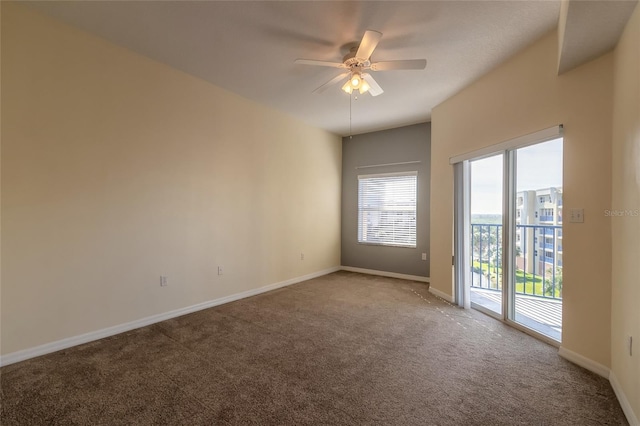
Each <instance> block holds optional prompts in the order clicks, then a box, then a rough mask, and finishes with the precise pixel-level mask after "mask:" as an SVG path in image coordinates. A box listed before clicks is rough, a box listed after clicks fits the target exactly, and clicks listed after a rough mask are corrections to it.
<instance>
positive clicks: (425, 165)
mask: <svg viewBox="0 0 640 426" xmlns="http://www.w3.org/2000/svg"><path fill="white" fill-rule="evenodd" d="M406 161H420V163H417V164H405V165H395V166H377V167H367V168H363V169H357V168H356V167H360V166H371V165H379V164H388V163H402V162H406ZM404 171H418V202H417V214H418V216H417V238H416V248H406V247H388V246H378V245H370V244H359V243H358V175H368V174H376V173H393V172H404ZM430 176H431V123H422V124H415V125H412V126H406V127H399V128H397V129H390V130H382V131H379V132H372V133H365V134H362V135H356V136H353V137H352V138H349V137H345V138H343V139H342V244H341V245H342V266H351V267H355V268H364V269H375V270H378V271H385V272H395V273H399V274H408V275H417V276H421V277H428V276H429V220H430V218H429V210H430V206H429V196H430V195H429V190H430V186H431V183H430V179H431V178H430ZM422 253H426V254H427V260H422Z"/></svg>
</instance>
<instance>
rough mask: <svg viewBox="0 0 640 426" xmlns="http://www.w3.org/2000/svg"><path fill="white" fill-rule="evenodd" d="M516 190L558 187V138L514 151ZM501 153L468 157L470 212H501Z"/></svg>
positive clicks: (560, 152)
mask: <svg viewBox="0 0 640 426" xmlns="http://www.w3.org/2000/svg"><path fill="white" fill-rule="evenodd" d="M516 158H517V161H516V187H517V191H518V192H519V191H525V190H532V189H542V188H549V187H552V186H553V187H562V139H554V140H552V141H549V142H544V143H541V144H537V145H531V146H528V147H525V148H520V149H518V150H517V151H516ZM502 161H503V160H502V155H497V156H493V157H487V158H483V159H481V160H476V161H471V214H500V213H502V167H503V166H502Z"/></svg>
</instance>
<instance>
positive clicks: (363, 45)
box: [356, 30, 382, 61]
mask: <svg viewBox="0 0 640 426" xmlns="http://www.w3.org/2000/svg"><path fill="white" fill-rule="evenodd" d="M381 37H382V33H381V32H378V31H373V30H367V31H366V32H365V33H364V37H362V41H361V42H360V46H359V47H358V51H357V52H356V58H358V59H360V60H362V61H366V60H367V59H369V58H370V57H371V54H372V53H373V50H374V49H375V48H376V46H377V45H378V42H379V41H380V38H381Z"/></svg>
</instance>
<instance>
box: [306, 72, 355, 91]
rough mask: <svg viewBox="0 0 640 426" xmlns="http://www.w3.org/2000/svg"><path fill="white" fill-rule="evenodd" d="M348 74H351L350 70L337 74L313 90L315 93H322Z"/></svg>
mask: <svg viewBox="0 0 640 426" xmlns="http://www.w3.org/2000/svg"><path fill="white" fill-rule="evenodd" d="M348 76H349V73H348V72H345V73H342V74H340V75H337V76H335V77H334V78H332V79H331V80H329V81H327V82H326V83H325V84H323V85H322V86H320V87H318V88H317V89H316V90H314V91H313V93H322V92H324V91H325V90H327V89H328V88H329V87H330V86H332V85H334V84H336V83H337V82H339V81H340V80H343V79H345V78H347V77H348Z"/></svg>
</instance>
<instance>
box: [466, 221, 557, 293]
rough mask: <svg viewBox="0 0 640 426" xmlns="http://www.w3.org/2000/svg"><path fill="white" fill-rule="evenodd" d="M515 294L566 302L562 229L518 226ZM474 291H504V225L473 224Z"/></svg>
mask: <svg viewBox="0 0 640 426" xmlns="http://www.w3.org/2000/svg"><path fill="white" fill-rule="evenodd" d="M515 239H516V241H515V248H516V256H515V260H516V265H515V287H516V289H515V292H516V294H525V295H529V296H536V297H543V298H546V299H556V300H561V299H562V226H561V225H516V236H515ZM471 247H472V250H471V251H472V258H471V287H472V288H483V289H489V290H501V289H502V281H503V276H502V225H499V224H498V225H496V224H488V223H474V224H471Z"/></svg>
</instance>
